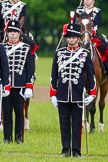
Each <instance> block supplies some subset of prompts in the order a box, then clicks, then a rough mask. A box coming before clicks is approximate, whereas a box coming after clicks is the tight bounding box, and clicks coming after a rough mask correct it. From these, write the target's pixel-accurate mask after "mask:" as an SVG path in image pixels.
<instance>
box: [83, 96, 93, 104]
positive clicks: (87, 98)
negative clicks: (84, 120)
mask: <svg viewBox="0 0 108 162" xmlns="http://www.w3.org/2000/svg"><path fill="white" fill-rule="evenodd" d="M93 100H94V96H92V95H88V96H87V97H85V99H84V103H85V105H86V106H87V105H89V104H90V103H91V102H92V101H93Z"/></svg>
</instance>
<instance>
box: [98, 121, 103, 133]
mask: <svg viewBox="0 0 108 162" xmlns="http://www.w3.org/2000/svg"><path fill="white" fill-rule="evenodd" d="M98 132H99V133H104V123H98Z"/></svg>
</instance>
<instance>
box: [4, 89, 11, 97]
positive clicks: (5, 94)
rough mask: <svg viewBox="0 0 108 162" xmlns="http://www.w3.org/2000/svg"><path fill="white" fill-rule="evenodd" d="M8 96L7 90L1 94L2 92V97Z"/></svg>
mask: <svg viewBox="0 0 108 162" xmlns="http://www.w3.org/2000/svg"><path fill="white" fill-rule="evenodd" d="M9 95H10V91H8V90H3V92H2V97H7V96H9Z"/></svg>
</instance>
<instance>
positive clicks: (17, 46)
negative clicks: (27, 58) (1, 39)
mask: <svg viewBox="0 0 108 162" xmlns="http://www.w3.org/2000/svg"><path fill="white" fill-rule="evenodd" d="M23 44H24V43H23V42H20V43H19V44H17V45H16V46H14V47H13V48H11V49H10V50H9V51H8V52H7V56H9V55H10V54H12V53H13V52H14V51H15V50H16V49H18V48H20V47H22V46H23Z"/></svg>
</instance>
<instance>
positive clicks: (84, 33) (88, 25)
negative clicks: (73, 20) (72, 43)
mask: <svg viewBox="0 0 108 162" xmlns="http://www.w3.org/2000/svg"><path fill="white" fill-rule="evenodd" d="M77 23H78V24H80V25H81V45H82V46H83V47H84V48H87V49H88V48H89V46H90V42H91V41H90V40H91V36H92V34H91V31H92V27H93V22H92V20H91V18H90V16H89V15H88V14H82V15H80V16H79V17H78V19H77Z"/></svg>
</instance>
